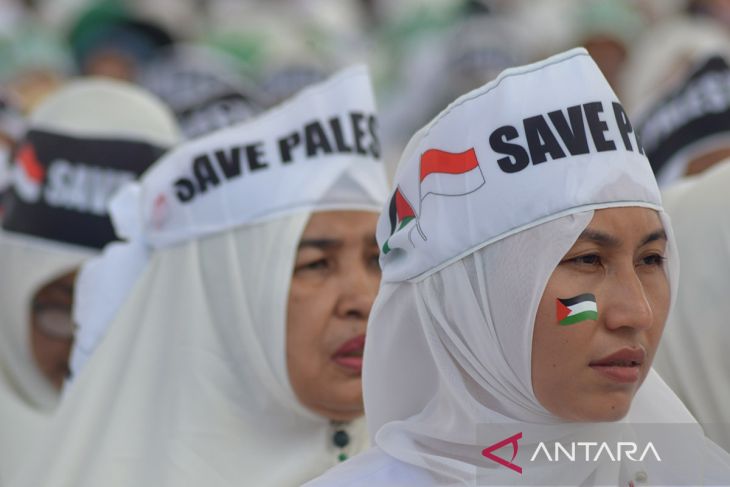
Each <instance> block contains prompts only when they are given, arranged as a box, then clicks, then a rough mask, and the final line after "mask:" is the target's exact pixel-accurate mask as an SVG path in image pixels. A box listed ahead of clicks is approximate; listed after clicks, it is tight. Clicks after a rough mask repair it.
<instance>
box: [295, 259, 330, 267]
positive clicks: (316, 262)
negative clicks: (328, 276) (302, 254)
mask: <svg viewBox="0 0 730 487" xmlns="http://www.w3.org/2000/svg"><path fill="white" fill-rule="evenodd" d="M328 267H329V261H328V260H327V259H318V260H314V261H312V262H307V263H306V264H302V265H301V266H300V269H308V270H321V269H327V268H328Z"/></svg>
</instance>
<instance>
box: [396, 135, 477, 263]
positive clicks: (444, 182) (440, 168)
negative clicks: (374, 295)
mask: <svg viewBox="0 0 730 487" xmlns="http://www.w3.org/2000/svg"><path fill="white" fill-rule="evenodd" d="M484 182H485V180H484V174H482V170H481V168H480V167H479V161H478V160H477V155H476V152H475V151H474V148H471V149H469V150H466V151H464V152H459V153H453V152H446V151H442V150H439V149H429V150H427V151H426V152H424V153H423V154H421V160H420V167H419V187H418V192H419V195H418V213H416V212H415V211H414V209H413V205H411V203H410V202H409V201H408V199H407V198H406V197H405V194H404V193H403V191H402V190H401V188H400V187H398V188H396V191H395V193H394V194H393V197H392V198H391V200H390V205H389V216H390V237H389V238H388V240H387V241H386V242H385V244H383V253H384V254H387V253H388V252H390V251H391V250H392V248H391V245H390V244H391V238H392V237H393V234H394V233H395V232H397V231H399V230H401V229H403V228H404V227H405V226H406V225H408V223H409V222H411V221H412V220H415V222H416V224H415V228H416V230H418V233H419V235H420V236H421V238H422V239H423V240H424V241H426V240H428V239H427V237H426V234H425V233H424V232H423V230H422V229H421V222H420V218H419V217H420V215H421V207H422V203H423V200H424V199H425V198H426V197H427V196H428V195H429V194H433V195H439V196H464V195H467V194H469V193H473V192H474V191H476V190H477V189H479V188H481V187H482V186H483V185H484ZM412 232H413V228H411V230H410V231H409V234H408V238H409V240H410V241H411V244H413V240H412V239H411V233H412Z"/></svg>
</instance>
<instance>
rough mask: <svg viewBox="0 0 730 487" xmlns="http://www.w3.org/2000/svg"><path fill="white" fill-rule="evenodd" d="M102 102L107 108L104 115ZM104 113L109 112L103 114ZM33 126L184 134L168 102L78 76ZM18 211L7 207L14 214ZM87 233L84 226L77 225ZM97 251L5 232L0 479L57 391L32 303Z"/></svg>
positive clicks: (84, 134) (146, 137)
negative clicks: (41, 355) (40, 346)
mask: <svg viewBox="0 0 730 487" xmlns="http://www.w3.org/2000/svg"><path fill="white" fill-rule="evenodd" d="M100 106H103V107H104V111H103V112H100V108H99V107H100ZM101 113H104V114H105V116H104V117H100V115H101ZM28 128H29V130H43V131H47V132H50V133H53V134H59V135H66V136H70V137H75V138H77V139H79V140H82V141H83V140H84V139H94V138H101V137H112V138H122V139H127V140H134V141H144V142H148V143H150V144H154V145H157V146H163V147H164V146H168V145H171V144H172V143H174V142H175V141H176V140H177V138H178V131H177V128H176V125H175V121H174V118H173V117H172V114H171V113H170V112H169V110H168V109H167V108H166V107H165V106H163V105H162V103H161V102H160V101H158V100H156V99H154V98H153V97H152V96H150V95H149V94H147V93H146V92H143V91H142V90H140V89H138V88H135V87H133V86H131V85H128V84H126V83H120V82H114V81H107V80H79V81H76V82H73V83H70V84H69V85H68V86H66V87H65V88H63V89H62V90H60V91H58V92H57V93H55V94H54V95H52V96H50V97H49V98H47V99H46V100H45V101H44V103H42V104H41V105H39V106H38V108H37V109H36V110H35V111H34V112H33V113H32V114H31V116H30V121H29V127H28ZM10 211H14V210H12V209H10V208H8V212H10ZM79 231H80V232H81V231H83V229H79ZM96 253H97V249H94V248H91V247H82V246H80V245H72V244H69V243H65V242H60V241H57V240H52V239H50V238H39V237H34V236H30V235H26V234H23V233H19V232H14V231H2V232H0V484H2V485H5V484H4V482H5V481H6V480H7V479H8V478H9V476H10V475H11V474H12V473H13V472H14V470H15V469H16V468H17V467H18V465H19V464H20V463H21V459H22V458H23V457H24V456H25V455H26V454H27V453H28V451H29V449H30V445H31V443H32V440H33V439H34V438H35V437H36V436H38V435H39V434H40V433H41V432H42V431H43V430H44V428H45V427H46V425H47V421H48V418H49V416H50V414H51V412H52V411H53V410H54V408H55V407H56V405H57V402H58V398H59V394H58V391H56V390H55V389H54V388H53V386H52V385H51V384H50V382H49V381H48V380H47V379H46V378H45V377H44V376H43V375H42V374H41V372H40V370H39V368H38V366H37V365H36V362H35V360H34V359H33V356H32V351H31V344H30V333H31V330H30V311H31V310H30V306H31V301H32V298H33V296H34V295H35V293H36V292H37V291H38V290H39V289H40V288H41V287H43V286H44V285H45V284H47V283H49V282H50V281H52V280H54V279H56V278H59V277H61V276H63V275H64V274H66V273H68V272H71V271H73V270H76V269H77V268H78V266H79V265H81V263H82V262H83V261H85V260H86V259H88V258H89V257H91V256H93V255H94V254H96Z"/></svg>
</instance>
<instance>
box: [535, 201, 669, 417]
mask: <svg viewBox="0 0 730 487" xmlns="http://www.w3.org/2000/svg"><path fill="white" fill-rule="evenodd" d="M666 243H667V242H666V236H665V233H664V230H663V226H662V223H661V220H660V219H659V216H658V215H657V213H656V211H654V210H650V209H647V208H611V209H604V210H598V211H596V212H595V214H594V216H593V219H592V220H591V223H590V224H589V225H588V227H587V228H586V230H584V231H583V233H582V234H581V236H580V237H579V238H578V240H577V241H576V243H575V244H574V245H573V247H572V248H571V249H570V250H569V251H568V253H567V254H566V255H565V257H563V259H562V261H561V262H560V264H558V266H557V267H556V268H555V270H554V271H553V274H552V276H551V277H550V280H549V281H548V283H547V286H546V288H545V292H544V293H543V296H542V299H541V301H540V305H539V307H538V311H537V316H536V318H535V329H534V333H533V341H532V387H533V390H534V391H535V396H536V397H537V399H538V400H539V401H540V403H541V404H542V405H543V407H545V409H547V410H548V411H550V412H551V413H553V414H554V415H556V416H558V417H560V418H562V419H565V420H568V421H614V420H618V419H620V418H622V417H623V416H625V415H626V413H627V412H628V411H629V407H630V406H631V401H632V400H633V398H634V394H636V391H637V390H638V388H639V386H640V385H641V383H642V382H643V381H644V379H645V378H646V375H647V373H648V372H649V369H650V367H651V363H652V360H653V359H654V353H655V352H656V349H657V345H658V344H659V339H660V337H661V334H662V331H663V329H664V322H665V321H666V319H667V314H668V311H669V301H670V289H669V281H668V279H667V275H666V273H665V271H664V262H663V261H664V256H665V252H666ZM584 293H590V294H593V295H595V298H596V303H597V307H598V319H597V320H593V319H590V320H586V321H581V322H578V323H575V324H571V325H560V324H559V323H558V318H557V298H561V299H566V298H571V297H575V296H578V295H581V294H584Z"/></svg>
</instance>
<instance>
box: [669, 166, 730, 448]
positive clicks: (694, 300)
mask: <svg viewBox="0 0 730 487" xmlns="http://www.w3.org/2000/svg"><path fill="white" fill-rule="evenodd" d="M729 183H730V162H728V161H725V162H722V163H720V164H718V166H717V167H716V168H712V169H711V170H709V171H707V173H705V174H701V175H698V176H696V177H691V178H687V179H686V180H685V181H684V182H682V183H681V184H678V185H676V186H674V187H672V188H670V189H668V190H667V191H665V192H664V193H663V195H662V198H663V200H664V206H665V208H666V210H667V212H668V213H669V214H670V215H671V216H672V226H673V227H674V233H675V235H676V238H677V251H678V253H679V255H680V257H681V258H682V279H681V281H680V283H679V291H678V297H677V300H676V302H675V303H674V308H673V310H672V313H671V314H670V315H669V318H668V319H667V325H666V328H665V329H664V336H663V337H662V342H661V346H660V347H659V350H658V352H657V356H656V360H655V365H656V368H657V370H658V371H659V372H660V373H661V374H662V377H664V378H665V379H666V381H667V384H669V386H670V387H671V388H672V389H673V390H674V391H675V392H676V393H677V395H678V396H679V397H680V398H682V401H684V403H685V404H686V405H687V407H688V408H689V410H690V411H692V414H694V415H695V417H696V418H697V419H698V421H700V422H701V423H702V424H703V426H704V428H705V431H706V432H707V436H709V437H710V438H712V439H713V440H714V441H716V442H717V443H718V444H719V445H720V446H722V447H723V448H725V449H730V409H729V408H728V405H729V404H730V355H728V353H727V349H728V343H729V342H728V340H729V339H728V332H727V324H728V316H730V302H729V301H728V299H727V291H728V289H730V232H729V230H730V228H729V227H728V220H727V218H724V217H719V215H724V212H725V211H726V209H727V208H728V207H730V199H729V198H728V197H729V196H730V194H729V193H728V184H729ZM687 364H692V366H691V367H688V366H687Z"/></svg>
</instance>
